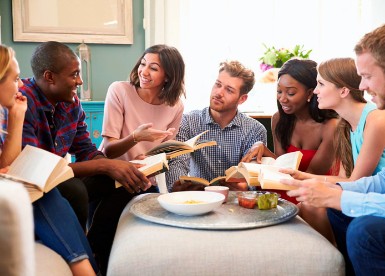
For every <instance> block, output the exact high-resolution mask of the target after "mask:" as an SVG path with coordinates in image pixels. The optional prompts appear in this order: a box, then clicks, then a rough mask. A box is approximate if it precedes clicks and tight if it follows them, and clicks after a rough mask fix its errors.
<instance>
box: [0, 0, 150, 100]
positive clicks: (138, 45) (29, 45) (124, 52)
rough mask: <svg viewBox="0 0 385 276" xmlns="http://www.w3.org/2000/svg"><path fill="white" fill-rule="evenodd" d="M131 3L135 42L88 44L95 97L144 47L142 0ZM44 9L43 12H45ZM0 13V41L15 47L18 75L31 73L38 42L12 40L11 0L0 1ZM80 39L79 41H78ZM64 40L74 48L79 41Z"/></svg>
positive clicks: (120, 75) (128, 68)
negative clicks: (73, 42)
mask: <svg viewBox="0 0 385 276" xmlns="http://www.w3.org/2000/svg"><path fill="white" fill-rule="evenodd" d="M132 4H133V31H134V44H129V45H116V44H91V43H90V44H87V45H88V46H89V47H90V50H91V90H92V100H94V101H103V100H104V99H105V95H106V92H107V89H108V86H109V85H110V84H111V83H112V82H114V81H117V80H126V79H127V76H128V74H129V72H130V71H131V69H132V67H133V66H134V64H135V62H136V61H137V59H138V58H139V56H140V55H141V54H142V53H143V51H144V47H145V46H144V45H145V44H144V29H143V13H144V6H143V0H133V1H132ZM44 12H47V11H44ZM44 12H43V13H42V16H44ZM91 12H92V11H91ZM0 15H1V42H2V43H3V44H6V45H7V46H10V47H12V48H13V49H14V50H15V51H16V55H17V59H18V61H19V65H20V70H21V77H30V76H32V70H31V67H30V59H31V55H32V53H33V50H34V49H35V47H36V46H37V45H38V44H39V43H34V42H14V41H13V30H12V0H1V1H0ZM68 16H71V15H70V14H69V15H68ZM80 43H81V41H79V44H80ZM66 44H67V45H68V46H69V47H71V49H73V50H75V49H76V47H77V46H78V45H79V44H72V43H66Z"/></svg>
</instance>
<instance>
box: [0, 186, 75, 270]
mask: <svg viewBox="0 0 385 276" xmlns="http://www.w3.org/2000/svg"><path fill="white" fill-rule="evenodd" d="M0 182H1V183H0V275H7V276H14V275H15V276H16V275H23V276H24V275H29V276H33V275H38V276H45V275H47V276H48V275H50V276H54V275H57V276H62V275H63V276H67V275H68V276H70V275H72V273H71V270H70V268H69V266H68V264H67V263H66V262H65V261H64V259H62V258H61V256H59V255H58V254H57V253H56V252H54V251H52V250H51V249H49V248H48V247H46V246H44V245H42V244H40V243H38V242H36V241H35V239H34V230H33V227H34V225H33V214H32V205H31V202H30V199H29V196H28V192H27V190H26V189H25V188H24V186H23V185H21V184H18V183H14V182H11V181H8V180H5V179H1V180H0Z"/></svg>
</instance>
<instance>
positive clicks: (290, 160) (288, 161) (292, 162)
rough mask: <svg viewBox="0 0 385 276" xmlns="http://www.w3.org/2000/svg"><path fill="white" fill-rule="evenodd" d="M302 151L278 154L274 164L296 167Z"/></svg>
mask: <svg viewBox="0 0 385 276" xmlns="http://www.w3.org/2000/svg"><path fill="white" fill-rule="evenodd" d="M301 158H302V153H301V152H300V151H295V152H289V153H286V154H283V155H281V156H279V157H278V158H277V159H276V160H275V164H274V165H275V166H277V167H281V168H291V169H298V165H299V162H300V161H301Z"/></svg>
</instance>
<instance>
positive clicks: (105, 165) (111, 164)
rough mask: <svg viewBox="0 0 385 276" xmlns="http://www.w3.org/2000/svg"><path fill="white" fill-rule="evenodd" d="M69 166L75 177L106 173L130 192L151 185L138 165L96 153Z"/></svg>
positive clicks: (143, 189)
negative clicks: (91, 157)
mask: <svg viewBox="0 0 385 276" xmlns="http://www.w3.org/2000/svg"><path fill="white" fill-rule="evenodd" d="M69 166H70V167H71V168H72V170H73V171H74V174H75V176H76V177H85V176H93V175H98V174H104V175H108V176H109V177H111V178H112V179H114V180H116V181H118V182H119V183H120V184H122V185H123V186H124V187H125V188H126V189H127V191H128V192H130V193H134V192H137V193H138V192H140V190H142V191H146V190H147V189H148V188H150V187H151V182H150V181H149V179H148V178H147V177H146V176H145V175H144V174H143V173H142V172H140V171H139V170H138V169H137V167H138V166H139V165H136V164H133V163H131V162H128V161H124V160H117V159H107V158H105V157H104V156H101V155H98V156H95V158H94V159H92V160H88V161H83V162H75V163H70V164H69Z"/></svg>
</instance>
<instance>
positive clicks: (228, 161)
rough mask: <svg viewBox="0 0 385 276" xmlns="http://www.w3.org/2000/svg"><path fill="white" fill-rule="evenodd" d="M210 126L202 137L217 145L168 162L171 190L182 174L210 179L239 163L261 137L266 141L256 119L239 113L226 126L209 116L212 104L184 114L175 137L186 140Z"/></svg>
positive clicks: (167, 173)
mask: <svg viewBox="0 0 385 276" xmlns="http://www.w3.org/2000/svg"><path fill="white" fill-rule="evenodd" d="M205 130H209V131H208V132H207V133H205V134H203V135H202V136H201V137H200V140H215V141H216V142H217V146H210V147H205V148H202V149H199V150H197V151H195V152H193V153H191V154H184V155H180V156H178V157H176V158H172V159H171V160H170V162H169V171H168V172H166V181H167V188H168V190H169V191H171V189H172V186H173V184H174V182H175V181H176V180H178V179H179V177H180V176H182V175H190V176H195V177H201V178H204V179H206V180H208V181H210V180H212V179H214V178H215V177H218V176H222V175H225V170H227V169H228V168H230V167H231V166H235V165H238V163H239V161H240V160H241V159H242V157H243V156H244V155H245V154H246V153H247V152H248V150H249V149H250V148H251V147H252V146H253V145H254V143H255V142H257V141H261V142H263V143H264V144H265V145H266V140H267V132H266V128H265V127H264V126H263V125H262V124H261V123H260V122H258V121H257V120H255V119H252V118H250V117H248V116H246V115H245V114H243V113H239V112H238V113H237V115H236V116H235V117H234V118H233V120H232V121H231V122H230V123H229V124H228V125H227V126H226V127H224V128H223V129H221V127H220V126H219V125H218V124H217V123H216V122H214V120H213V119H212V117H211V116H210V112H209V108H208V107H206V108H204V109H203V110H194V111H191V112H190V113H187V114H183V117H182V121H181V124H180V128H179V132H178V134H177V135H176V140H179V141H187V140H189V139H191V138H192V137H194V136H196V135H198V134H199V133H201V132H203V131H205Z"/></svg>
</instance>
